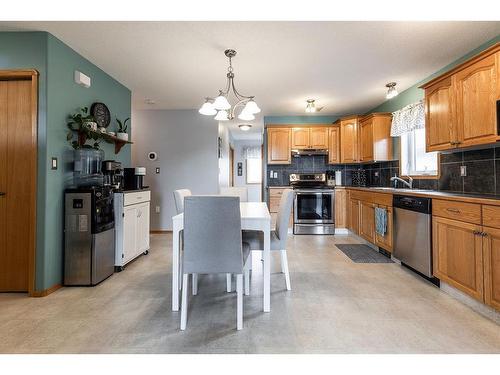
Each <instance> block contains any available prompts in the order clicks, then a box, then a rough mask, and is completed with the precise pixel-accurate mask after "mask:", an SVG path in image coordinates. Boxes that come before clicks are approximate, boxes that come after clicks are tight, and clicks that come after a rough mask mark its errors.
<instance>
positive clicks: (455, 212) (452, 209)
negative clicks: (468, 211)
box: [446, 208, 460, 214]
mask: <svg viewBox="0 0 500 375" xmlns="http://www.w3.org/2000/svg"><path fill="white" fill-rule="evenodd" d="M446 211H449V212H453V213H454V214H459V213H460V210H457V209H456V208H447V209H446Z"/></svg>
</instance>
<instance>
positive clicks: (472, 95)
mask: <svg viewBox="0 0 500 375" xmlns="http://www.w3.org/2000/svg"><path fill="white" fill-rule="evenodd" d="M499 79H500V43H497V44H496V45H494V46H493V47H491V48H489V49H487V50H486V51H483V52H482V53H481V54H479V55H477V56H476V57H474V58H472V59H470V60H468V61H466V62H464V63H463V64H461V65H459V66H458V67H456V68H454V69H453V70H451V71H449V72H447V73H445V74H443V75H442V76H440V77H437V78H435V79H433V80H432V81H430V82H428V83H427V84H425V85H423V86H422V87H421V88H424V89H425V99H424V102H425V107H426V108H425V110H426V134H427V135H426V138H427V139H426V147H427V151H442V150H449V149H453V148H456V147H470V146H475V145H482V144H491V143H495V142H496V141H497V140H499V139H500V137H499V128H498V125H497V120H496V116H497V115H496V106H497V104H496V103H497V100H498V99H499V98H500V84H499V82H498V80H499Z"/></svg>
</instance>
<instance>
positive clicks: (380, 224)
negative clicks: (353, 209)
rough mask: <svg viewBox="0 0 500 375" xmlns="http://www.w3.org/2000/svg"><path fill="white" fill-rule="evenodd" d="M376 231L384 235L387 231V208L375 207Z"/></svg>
mask: <svg viewBox="0 0 500 375" xmlns="http://www.w3.org/2000/svg"><path fill="white" fill-rule="evenodd" d="M375 232H377V234H380V235H381V236H384V235H385V233H386V232H387V210H386V209H385V208H380V207H375Z"/></svg>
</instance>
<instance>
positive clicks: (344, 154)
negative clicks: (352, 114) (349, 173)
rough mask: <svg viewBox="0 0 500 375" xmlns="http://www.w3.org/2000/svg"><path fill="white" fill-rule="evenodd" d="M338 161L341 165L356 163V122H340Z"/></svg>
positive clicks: (353, 120)
mask: <svg viewBox="0 0 500 375" xmlns="http://www.w3.org/2000/svg"><path fill="white" fill-rule="evenodd" d="M340 143H341V144H340V160H341V162H342V163H356V162H357V161H358V120H357V119H356V118H354V119H349V120H342V121H340Z"/></svg>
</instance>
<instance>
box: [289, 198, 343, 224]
mask: <svg viewBox="0 0 500 375" xmlns="http://www.w3.org/2000/svg"><path fill="white" fill-rule="evenodd" d="M293 212H294V217H293V219H294V223H296V224H333V222H334V215H335V213H334V192H333V190H328V191H325V190H298V191H297V192H296V194H295V204H294V210H293Z"/></svg>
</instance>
